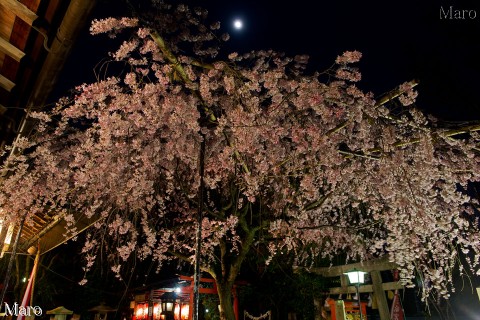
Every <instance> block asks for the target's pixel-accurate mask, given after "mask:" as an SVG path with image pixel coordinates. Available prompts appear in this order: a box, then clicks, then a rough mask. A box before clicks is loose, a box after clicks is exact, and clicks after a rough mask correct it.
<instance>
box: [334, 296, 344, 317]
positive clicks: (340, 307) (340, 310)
mask: <svg viewBox="0 0 480 320" xmlns="http://www.w3.org/2000/svg"><path fill="white" fill-rule="evenodd" d="M335 319H336V320H345V319H346V315H345V304H344V303H343V300H337V301H335Z"/></svg>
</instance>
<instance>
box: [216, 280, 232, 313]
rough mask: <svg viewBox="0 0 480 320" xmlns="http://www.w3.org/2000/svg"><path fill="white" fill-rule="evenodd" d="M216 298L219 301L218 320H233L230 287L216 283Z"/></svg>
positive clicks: (229, 285)
mask: <svg viewBox="0 0 480 320" xmlns="http://www.w3.org/2000/svg"><path fill="white" fill-rule="evenodd" d="M217 288H218V298H219V299H220V310H219V311H220V319H221V320H235V312H234V309H233V301H232V285H231V284H228V283H226V284H225V283H217Z"/></svg>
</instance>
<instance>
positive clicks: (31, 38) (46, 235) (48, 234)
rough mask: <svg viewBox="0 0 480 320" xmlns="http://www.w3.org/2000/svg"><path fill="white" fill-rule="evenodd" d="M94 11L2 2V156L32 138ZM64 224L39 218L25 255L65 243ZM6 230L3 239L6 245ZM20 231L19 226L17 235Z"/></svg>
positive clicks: (65, 3) (23, 245)
mask: <svg viewBox="0 0 480 320" xmlns="http://www.w3.org/2000/svg"><path fill="white" fill-rule="evenodd" d="M94 5H95V0H1V1H0V151H3V150H4V148H5V146H6V145H9V144H12V142H13V141H14V140H15V139H16V138H18V137H20V136H28V135H29V134H30V131H31V128H32V125H33V123H31V122H30V121H29V120H25V118H24V116H25V114H26V112H27V111H28V110H40V109H42V108H43V107H44V105H45V102H46V101H47V99H48V96H49V94H50V93H51V92H52V90H53V88H54V86H55V84H56V81H57V79H58V76H59V74H60V71H61V69H62V67H63V65H64V63H65V61H66V59H67V57H68V55H69V53H70V51H71V49H72V45H73V43H74V41H75V39H76V37H77V36H78V34H79V32H80V30H81V29H82V28H83V27H84V26H85V25H86V22H87V21H88V20H89V16H90V14H91V11H92V9H93V7H94ZM11 152H15V150H13V151H11ZM2 160H3V159H2ZM0 179H1V176H0ZM62 221H63V220H62V219H61V217H59V216H56V215H55V213H41V214H37V215H36V216H35V217H34V218H33V223H32V224H29V225H25V226H24V228H23V230H22V234H21V238H20V243H19V250H20V252H22V251H26V250H27V248H28V247H29V246H30V245H33V244H36V242H37V241H38V240H40V244H41V250H42V251H43V252H45V251H47V250H50V249H51V248H53V247H55V246H57V245H58V244H59V243H62V242H63V241H64V237H63V233H64V228H62V223H63V222H62ZM90 223H91V221H83V222H80V224H79V226H78V227H79V229H80V230H82V229H84V228H85V227H86V226H88V225H90ZM6 229H7V228H6V226H5V227H4V228H3V231H2V232H1V233H0V245H1V244H2V243H3V241H4V238H5V236H6ZM17 230H18V226H16V227H15V231H14V233H13V234H14V235H15V234H16V231H17ZM12 243H13V239H12ZM0 249H1V248H0Z"/></svg>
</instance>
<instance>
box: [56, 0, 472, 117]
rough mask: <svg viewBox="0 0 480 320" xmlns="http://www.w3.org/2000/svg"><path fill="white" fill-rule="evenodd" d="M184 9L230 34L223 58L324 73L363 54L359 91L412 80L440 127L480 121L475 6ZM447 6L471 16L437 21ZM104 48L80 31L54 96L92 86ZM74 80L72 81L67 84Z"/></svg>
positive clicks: (105, 12) (103, 4) (219, 5)
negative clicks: (262, 53) (273, 58)
mask: <svg viewBox="0 0 480 320" xmlns="http://www.w3.org/2000/svg"><path fill="white" fill-rule="evenodd" d="M134 2H135V1H134ZM424 2H428V3H424ZM112 3H114V5H112ZM120 3H122V1H118V0H116V1H112V0H99V5H98V7H97V10H96V12H95V16H96V17H106V16H109V15H112V14H113V15H118V14H119V13H118V12H121V11H122V6H121V5H120ZM187 3H189V4H193V5H198V6H201V7H204V8H206V9H208V11H209V17H210V19H211V21H217V20H218V21H220V22H221V26H222V27H221V30H220V31H221V32H228V33H229V34H230V35H231V39H230V41H229V42H227V44H226V45H225V48H224V50H225V52H231V51H237V52H240V53H242V52H246V51H250V50H254V49H274V50H277V51H281V52H285V53H286V54H288V55H292V56H293V55H296V54H308V55H309V56H310V62H311V66H312V69H315V70H318V71H323V70H325V69H326V68H328V67H329V66H331V65H332V63H333V61H334V60H335V58H336V56H337V55H339V54H341V53H342V52H344V51H346V50H358V51H361V52H362V53H363V58H362V61H361V63H360V64H359V67H360V71H361V72H362V76H363V78H362V81H361V82H360V83H359V86H360V87H361V88H362V89H364V90H365V91H372V92H374V93H375V94H376V95H377V96H378V95H381V94H383V93H385V92H388V91H389V90H391V89H393V88H395V87H396V86H397V85H399V84H401V83H403V82H405V81H409V80H412V79H418V80H419V81H420V85H419V86H418V87H417V89H418V91H419V98H418V101H417V107H418V108H420V109H422V110H423V111H425V112H426V113H429V114H433V115H435V116H436V117H438V118H440V119H443V120H451V121H459V120H463V121H468V120H480V94H479V92H480V90H479V88H480V3H478V1H477V2H476V1H471V2H469V1H467V0H463V1H453V0H452V1H450V2H448V1H441V2H440V1H413V0H406V1H398V2H393V1H368V4H367V2H365V1H353V0H347V1H335V2H334V1H319V0H295V1H287V2H280V1H270V0H268V1H265V0H264V1H261V0H256V1H254V0H243V1H240V0H228V1H227V0H188V1H187ZM125 7H126V6H125ZM450 7H452V9H453V11H452V12H453V13H455V10H471V11H469V12H470V17H469V15H468V14H467V13H466V12H465V14H464V18H465V19H449V17H447V18H445V17H443V18H441V10H442V9H443V11H444V12H445V13H446V14H447V15H448V11H449V9H450ZM125 12H128V11H125ZM472 17H473V18H472ZM235 18H242V19H243V21H244V28H243V29H242V30H241V31H237V30H235V29H234V28H233V20H234V19H235ZM452 18H455V17H454V16H452ZM108 41H109V40H107V38H106V37H104V36H100V37H99V36H96V37H93V36H89V35H88V32H87V31H86V30H85V32H84V34H83V35H82V37H81V38H80V39H79V41H78V42H77V45H76V49H75V50H74V53H73V55H72V57H71V59H70V63H69V64H67V66H66V71H65V72H64V79H63V80H62V86H61V88H60V89H59V90H66V88H68V87H73V86H75V85H77V84H79V83H81V82H84V81H93V80H94V78H93V68H94V66H95V65H96V64H97V63H98V62H99V60H100V59H101V58H102V57H105V52H106V51H107V50H108V49H107V48H108V47H106V46H105V44H108ZM79 61H82V63H81V64H79V63H78V62H79ZM79 66H80V67H81V68H79ZM72 73H74V74H76V76H75V77H72V76H71V75H72ZM62 94H63V93H61V92H57V95H62Z"/></svg>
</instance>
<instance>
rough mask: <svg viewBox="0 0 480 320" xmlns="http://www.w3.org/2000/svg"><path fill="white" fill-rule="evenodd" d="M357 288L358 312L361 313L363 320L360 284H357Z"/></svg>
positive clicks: (361, 319)
mask: <svg viewBox="0 0 480 320" xmlns="http://www.w3.org/2000/svg"><path fill="white" fill-rule="evenodd" d="M355 288H356V289H357V300H358V311H359V312H360V320H363V313H362V301H361V300H360V282H357V285H356V286H355Z"/></svg>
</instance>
